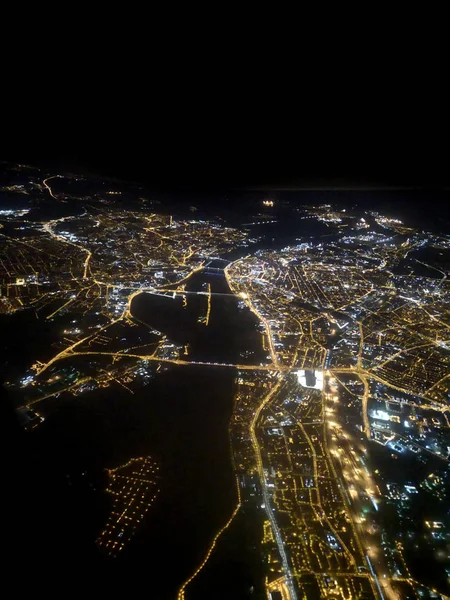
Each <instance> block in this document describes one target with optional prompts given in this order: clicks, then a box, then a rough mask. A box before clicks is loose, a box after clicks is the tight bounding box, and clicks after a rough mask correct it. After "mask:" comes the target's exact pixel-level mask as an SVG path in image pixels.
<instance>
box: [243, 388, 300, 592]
mask: <svg viewBox="0 0 450 600" xmlns="http://www.w3.org/2000/svg"><path fill="white" fill-rule="evenodd" d="M281 383H282V379H279V380H278V381H277V383H276V384H275V385H274V387H273V388H272V389H271V391H270V392H269V393H268V394H267V396H266V397H265V398H264V399H263V401H262V402H261V404H260V405H259V406H258V408H257V409H256V411H255V414H254V417H253V420H252V422H251V424H250V435H251V438H252V443H253V448H254V451H255V457H256V465H257V468H258V475H259V479H260V482H261V488H262V491H263V498H264V505H265V510H266V513H267V516H268V517H269V521H270V524H271V526H272V531H273V533H274V535H275V539H276V541H277V546H278V551H279V553H280V557H281V561H282V563H283V570H284V574H285V577H286V585H287V587H288V589H289V594H290V600H296V598H297V594H296V592H295V588H294V584H293V582H292V579H293V575H292V572H291V568H290V566H289V561H288V558H287V555H286V550H285V549H284V542H283V539H282V537H281V532H280V529H279V527H278V524H277V522H276V520H275V517H274V516H273V512H272V510H271V508H270V498H269V493H268V491H267V486H266V477H265V474H264V467H263V463H262V458H261V450H260V448H259V444H258V440H257V437H256V433H255V427H256V423H257V421H258V419H259V416H260V414H261V411H262V410H263V408H264V407H265V406H266V405H267V404H268V402H270V400H271V399H272V397H273V396H274V394H275V393H276V392H277V391H278V389H279V387H280V385H281Z"/></svg>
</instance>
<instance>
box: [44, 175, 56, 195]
mask: <svg viewBox="0 0 450 600" xmlns="http://www.w3.org/2000/svg"><path fill="white" fill-rule="evenodd" d="M57 177H61V175H52V176H51V177H47V179H44V181H43V182H42V184H43V185H44V186H45V187H46V188H47V189H48V193H49V194H50V196H51V197H52V198H54V199H55V200H59V198H58V197H57V196H55V195H54V194H53V192H52V188H51V187H50V186H49V185H48V184H47V181H49V180H50V179H55V178H57Z"/></svg>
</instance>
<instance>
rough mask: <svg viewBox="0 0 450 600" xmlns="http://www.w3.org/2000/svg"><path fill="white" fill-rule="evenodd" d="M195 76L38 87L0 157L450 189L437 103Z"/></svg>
mask: <svg viewBox="0 0 450 600" xmlns="http://www.w3.org/2000/svg"><path fill="white" fill-rule="evenodd" d="M187 72H188V73H189V71H187ZM297 75H298V76H300V74H297ZM338 75H339V74H337V75H336V77H337V78H338ZM241 76H242V73H241ZM189 77H190V76H189V74H188V75H186V74H185V75H184V79H180V78H179V77H178V78H177V76H176V74H174V75H173V78H172V79H171V78H169V77H168V76H167V79H169V80H170V81H169V83H167V81H163V82H159V81H156V80H155V81H154V80H153V79H151V78H150V79H148V83H147V85H146V86H144V88H143V87H139V88H137V87H135V84H134V82H133V81H125V80H124V79H123V78H122V79H120V78H118V77H116V79H114V78H113V77H111V78H109V79H108V81H107V82H103V84H102V89H101V92H100V93H98V91H97V88H96V87H93V86H92V85H91V84H92V81H89V82H88V84H89V85H87V84H86V82H85V81H83V79H82V78H81V76H80V78H79V79H77V78H76V77H74V78H73V79H72V80H71V81H70V85H66V86H65V87H64V88H62V87H61V86H60V85H59V82H58V84H56V82H55V87H54V88H50V89H42V88H39V90H38V89H35V90H34V92H35V93H34V94H31V92H32V90H31V89H30V90H28V91H27V93H26V95H25V96H24V97H23V98H21V102H20V103H19V104H18V105H17V106H13V107H12V108H11V111H10V112H8V116H7V118H5V119H3V127H2V136H1V140H0V159H2V160H11V161H15V160H17V161H22V162H29V163H37V164H44V165H48V166H49V167H50V168H53V167H55V168H60V169H72V170H74V171H77V170H80V171H83V170H85V171H90V172H92V173H100V174H104V175H109V176H112V177H117V178H124V179H134V180H137V181H143V182H145V183H147V184H150V185H153V186H155V187H160V188H161V187H162V188H170V189H174V188H177V189H179V188H181V189H184V188H190V189H211V188H213V189H225V188H230V187H231V188H233V187H247V186H251V187H264V186H274V187H305V186H306V187H309V186H313V187H317V186H319V187H320V186H324V187H327V186H331V187H333V186H335V185H337V186H338V187H339V186H344V187H345V186H350V187H353V186H355V185H356V186H363V187H365V186H369V187H371V186H379V187H390V186H403V187H404V186H406V187H410V186H413V187H421V186H426V187H430V188H443V187H447V186H449V185H450V174H449V168H448V164H449V160H448V159H449V156H448V142H447V139H446V136H447V133H446V126H445V124H446V119H444V118H441V114H439V111H438V110H437V109H436V106H435V102H434V100H433V102H431V101H429V102H428V103H426V104H424V103H423V102H418V96H417V93H411V94H410V95H406V96H402V97H401V98H400V97H398V95H397V94H395V93H394V90H392V89H387V88H384V87H383V85H381V84H378V85H377V84H376V83H375V81H374V82H373V85H366V86H365V87H364V88H360V87H358V86H356V87H355V86H353V87H352V88H349V87H348V81H340V80H339V78H338V81H336V80H334V81H332V80H330V81H328V80H324V81H322V82H321V87H320V88H317V89H316V87H315V86H311V87H310V88H306V87H303V86H302V81H301V79H299V81H298V85H296V86H294V87H289V88H287V87H285V86H284V84H282V83H280V82H274V81H273V80H269V79H267V80H266V81H264V80H262V81H253V80H252V78H251V77H250V75H248V77H247V78H244V80H241V81H237V82H233V84H231V83H230V81H229V80H227V79H226V78H224V79H220V78H219V79H218V80H217V78H216V80H215V81H214V82H213V83H211V81H210V78H209V76H207V74H206V73H204V74H203V75H202V79H201V81H198V80H194V79H190V78H189ZM292 77H293V78H295V73H294V72H292ZM146 81H147V80H146ZM291 83H292V82H291ZM354 83H355V82H354ZM141 84H142V82H141ZM249 87H250V88H251V89H250V90H249ZM38 92H39V93H38ZM30 94H31V95H30ZM41 94H44V95H41Z"/></svg>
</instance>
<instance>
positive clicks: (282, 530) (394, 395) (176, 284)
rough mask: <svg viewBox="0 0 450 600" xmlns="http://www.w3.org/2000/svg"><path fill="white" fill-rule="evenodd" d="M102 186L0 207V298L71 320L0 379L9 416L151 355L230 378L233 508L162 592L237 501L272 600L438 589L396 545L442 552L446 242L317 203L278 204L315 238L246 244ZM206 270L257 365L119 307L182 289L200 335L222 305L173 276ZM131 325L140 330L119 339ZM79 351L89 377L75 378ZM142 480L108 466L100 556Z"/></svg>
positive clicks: (449, 530)
mask: <svg viewBox="0 0 450 600" xmlns="http://www.w3.org/2000/svg"><path fill="white" fill-rule="evenodd" d="M55 178H56V176H53V177H47V178H45V179H43V180H42V181H41V182H39V189H40V190H41V193H43V194H44V193H45V194H46V196H47V198H48V196H50V197H51V198H52V199H54V200H55V201H57V202H64V201H66V200H68V199H69V197H70V196H68V194H67V193H66V192H60V191H56V190H59V189H60V187H61V189H64V188H63V187H62V184H63V181H62V180H58V183H56V182H55V181H53V183H52V180H53V179H55ZM57 186H58V187H57ZM107 194H108V197H107V198H106V199H105V198H103V197H102V198H100V200H101V201H102V203H100V201H99V204H98V205H95V206H94V208H93V207H92V205H90V204H89V202H87V201H86V208H85V212H84V213H83V214H81V215H77V216H76V217H75V216H64V217H61V218H58V219H52V220H49V221H43V222H34V223H30V222H29V221H28V220H26V219H25V218H24V217H25V216H26V215H27V213H26V212H25V213H17V212H14V211H13V212H11V211H6V212H5V211H1V213H0V221H2V223H1V224H3V223H5V224H7V225H8V224H11V223H12V222H14V225H18V226H19V227H24V228H28V229H30V235H29V236H28V235H27V236H23V237H19V236H17V237H14V236H10V235H9V236H8V235H6V234H5V233H4V232H3V229H4V228H3V229H2V231H1V233H0V242H1V243H2V244H3V248H4V249H3V251H2V255H1V262H0V268H1V270H2V278H0V280H1V282H2V283H1V285H0V309H1V312H2V313H3V314H5V315H11V314H14V313H15V312H17V311H22V310H25V309H28V310H29V311H33V312H34V314H35V315H36V319H38V320H40V319H42V320H43V321H44V322H45V323H46V324H47V325H52V324H55V325H58V324H59V323H61V319H62V318H63V317H65V318H66V319H67V320H70V325H66V324H64V325H63V326H60V325H58V331H59V332H60V333H59V334H58V335H60V338H59V339H58V343H57V344H55V345H54V347H52V350H51V354H50V353H49V354H48V355H47V356H45V358H43V356H38V357H37V358H36V359H35V360H34V363H33V364H32V366H30V368H29V369H28V370H27V371H26V372H25V373H23V374H22V375H21V377H20V378H19V379H18V380H17V382H9V384H10V385H11V386H15V387H16V388H17V390H16V391H17V392H18V394H23V395H22V398H23V399H22V401H21V402H22V404H21V406H20V410H22V411H25V410H28V411H31V412H32V411H33V410H35V408H36V407H37V406H38V405H39V403H41V402H43V401H44V400H50V399H52V401H53V402H55V403H57V402H58V398H59V397H60V395H61V394H73V395H74V396H77V395H79V394H81V393H87V392H89V391H90V390H91V389H94V388H95V387H108V386H110V385H120V386H121V389H125V390H126V391H127V393H128V392H129V393H130V394H133V393H134V391H133V388H134V389H135V387H134V386H136V385H137V384H136V381H137V380H139V382H140V384H142V385H144V384H146V380H147V379H148V377H154V376H158V375H157V374H158V372H159V369H161V368H162V367H163V366H165V365H176V366H179V367H181V368H183V367H185V366H191V365H200V366H204V367H206V368H217V367H220V368H224V369H232V370H233V371H234V372H235V373H236V386H235V387H236V391H235V394H234V404H233V406H234V408H233V413H232V415H231V418H230V426H229V434H230V441H231V452H232V459H233V464H234V466H235V476H236V490H237V494H236V505H235V507H234V509H233V511H231V513H230V515H229V516H228V517H227V518H228V521H226V522H225V523H223V524H222V525H221V527H220V528H219V530H218V531H217V532H215V533H214V534H213V535H211V539H210V541H209V545H208V547H207V548H205V551H204V553H203V558H202V560H201V562H200V564H199V565H197V566H196V568H195V569H194V570H193V572H192V574H191V575H190V576H189V577H188V578H187V579H186V581H185V582H184V583H183V585H182V586H181V588H180V589H179V592H178V598H179V600H190V591H191V589H192V588H191V586H190V584H191V583H192V581H193V580H194V579H195V578H197V577H201V576H202V574H203V570H204V567H205V565H206V564H207V562H208V560H209V558H210V557H211V556H212V554H213V553H214V552H215V550H216V547H217V543H218V541H219V539H221V537H222V536H225V535H227V534H228V532H229V530H231V526H232V525H233V523H234V520H235V517H236V516H237V515H238V514H240V511H241V512H242V510H243V508H244V507H245V510H246V511H251V510H255V511H258V512H257V514H258V515H261V519H263V524H262V526H263V529H264V532H265V533H264V538H263V540H262V541H261V548H262V553H263V556H264V560H265V571H266V583H265V585H266V593H267V596H268V598H270V600H272V598H277V597H278V598H280V596H281V598H283V599H284V600H295V599H296V598H330V599H331V598H333V599H341V600H344V599H345V600H347V599H349V598H386V599H389V600H391V599H394V598H399V597H403V595H404V596H405V597H410V596H411V597H413V596H415V597H417V596H419V597H423V598H428V597H429V598H434V597H436V596H435V595H433V594H440V597H441V598H445V597H448V596H446V595H445V592H446V591H448V590H447V588H445V587H444V585H445V577H444V576H443V577H441V580H440V582H441V583H440V584H439V585H440V586H441V587H440V588H439V591H438V592H433V589H434V587H433V586H431V585H430V582H429V581H428V580H427V578H426V575H424V578H423V579H424V580H423V581H422V580H421V577H420V573H419V575H418V574H417V573H416V572H415V571H414V569H416V570H417V567H414V568H413V567H412V566H411V565H410V564H409V559H410V556H411V553H412V552H414V551H416V550H417V549H416V548H415V545H417V547H418V548H419V549H420V548H423V547H424V544H426V545H427V548H429V549H430V555H432V554H433V553H435V554H436V555H439V556H441V554H440V553H441V551H442V549H443V548H444V546H445V544H448V542H449V540H450V525H449V523H448V521H447V520H446V519H447V516H446V514H443V512H442V506H445V505H447V504H448V496H447V495H446V494H447V492H446V490H447V486H448V464H449V462H450V450H449V449H450V427H449V420H448V394H449V390H450V375H449V373H450V353H449V348H450V331H449V330H450V326H449V324H448V323H449V322H450V306H449V303H448V297H449V291H450V290H449V281H448V277H447V274H448V270H446V269H444V268H441V267H440V266H439V265H438V264H437V263H436V261H434V260H433V256H434V255H435V254H436V252H437V253H439V252H442V253H444V252H447V251H448V250H449V249H450V239H449V238H448V237H445V236H438V235H431V234H426V233H424V232H421V231H419V230H414V229H412V228H410V227H406V226H405V225H404V224H403V223H402V222H401V221H399V220H398V219H393V218H389V217H386V216H382V215H379V214H378V213H373V212H370V211H366V212H364V214H363V215H361V214H360V213H359V214H356V213H355V214H352V211H350V210H343V209H341V210H340V209H337V208H336V207H332V206H330V205H323V204H322V205H319V206H305V207H300V208H298V207H296V208H295V211H297V213H298V215H299V219H300V220H303V219H305V223H307V224H308V226H312V224H313V223H314V224H315V225H317V226H318V227H320V228H322V229H321V231H325V233H323V235H322V234H321V236H317V238H313V237H312V236H303V237H299V238H298V239H297V241H296V242H292V243H291V242H289V244H290V245H284V247H283V248H281V249H279V248H275V247H273V246H270V249H268V248H267V245H264V244H261V247H259V248H256V246H255V249H254V250H251V244H252V243H253V242H250V241H249V240H250V239H252V238H251V235H253V234H250V231H249V230H250V229H251V227H252V226H253V225H252V224H250V225H249V227H248V228H244V227H242V228H239V227H233V228H232V227H227V226H225V225H223V224H222V223H220V224H219V223H218V222H213V221H211V222H209V221H207V220H200V219H198V220H197V219H189V220H183V219H177V218H175V217H173V216H170V218H169V217H168V216H166V215H163V214H157V213H150V212H144V211H137V210H135V211H131V210H126V209H124V208H121V207H120V206H119V207H118V208H116V209H115V210H110V209H109V208H106V207H108V206H109V205H108V204H106V202H108V203H109V202H113V200H114V198H111V197H110V196H115V195H117V196H119V195H120V194H119V193H117V194H116V193H115V192H114V190H113V191H112V192H107ZM103 202H105V204H103ZM269 203H270V204H269ZM263 205H264V206H273V201H269V200H265V201H264V202H263ZM259 208H260V209H261V205H260V204H259ZM269 212H271V213H272V212H273V211H269ZM263 213H267V211H261V213H260V214H259V215H257V216H255V219H254V222H255V223H258V225H257V226H259V224H260V223H261V222H263V217H264V214H263ZM26 218H28V216H27V217H26ZM252 223H253V221H252ZM31 230H32V231H31ZM283 244H286V243H285V242H283ZM423 250H428V251H429V256H428V255H426V257H425V258H424V257H423V256H422V254H421V252H422V251H423ZM231 252H233V259H231V255H230V253H231ZM236 256H240V257H238V258H236ZM422 258H423V260H422ZM228 259H229V260H228ZM212 261H216V263H215V264H216V265H219V266H215V265H214V263H213V262H212ZM224 265H225V268H223V267H224ZM208 268H210V269H211V272H212V273H213V272H214V271H213V270H214V269H215V270H216V271H215V272H216V273H218V274H219V273H220V275H219V276H221V277H222V281H224V282H225V281H226V283H227V284H228V287H229V290H225V292H226V293H225V292H224V291H223V289H221V290H220V298H222V296H227V297H228V298H227V301H228V300H229V299H230V298H234V300H233V301H236V303H237V304H238V306H239V310H246V311H251V313H252V315H253V316H254V317H255V322H256V323H257V338H258V340H260V342H261V353H262V358H261V360H259V359H258V361H257V360H253V359H252V358H249V359H247V358H240V359H239V360H237V361H230V362H218V361H216V360H213V359H211V360H208V359H203V360H187V359H188V358H190V356H191V354H190V351H189V353H188V347H189V344H177V343H175V342H173V341H172V340H170V339H169V338H168V337H167V336H166V335H164V334H163V333H162V332H160V331H158V330H157V329H155V328H153V327H150V326H149V325H147V324H145V323H144V322H143V321H140V320H139V319H138V318H137V317H136V316H135V315H134V314H133V305H132V303H133V300H134V299H135V298H137V297H138V296H139V295H140V294H142V293H148V294H154V295H158V296H162V297H164V298H165V299H167V301H168V302H172V301H173V302H174V303H179V304H180V307H181V310H183V311H184V310H185V309H186V312H187V311H189V309H190V303H191V298H196V299H198V300H199V301H200V300H202V301H203V302H204V307H203V311H204V312H203V313H202V314H201V318H199V322H200V325H199V327H202V326H203V325H204V326H206V327H208V328H209V329H208V330H207V331H210V330H211V328H212V327H213V321H214V307H215V304H214V303H215V300H216V296H217V299H219V292H216V291H215V287H214V282H213V281H212V280H213V278H212V277H211V281H209V282H208V284H207V285H206V284H205V285H204V288H203V289H202V290H201V291H197V290H192V289H189V284H190V283H191V282H192V280H193V278H194V277H197V276H198V275H200V274H201V273H204V272H206V271H207V269H208ZM223 275H224V276H225V278H224V277H223ZM185 314H186V313H185ZM33 318H34V317H33ZM137 327H139V328H142V331H143V332H145V333H140V334H139V335H140V337H138V338H137V339H133V342H131V341H129V340H131V336H130V335H129V332H130V331H131V330H133V329H134V328H137ZM80 357H85V358H86V359H87V360H86V364H89V368H90V369H91V371H94V370H95V369H96V371H95V373H93V372H83V370H82V367H80V366H79V364H80V363H81V361H79V360H78V359H79V358H80ZM241 363H242V364H241ZM94 365H96V366H95V369H94ZM100 365H101V366H100ZM19 403H20V402H19ZM42 406H45V404H43V405H42ZM39 423H40V421H39V420H38V419H35V422H34V424H33V426H39ZM392 464H394V466H395V465H398V468H397V469H395V468H392ZM417 466H418V467H417ZM416 467H417V468H416ZM407 468H408V473H411V476H410V477H411V478H414V477H415V478H416V479H414V480H411V481H409V480H408V481H403V480H402V479H401V478H400V477H398V480H397V479H395V476H394V475H393V474H392V473H396V472H403V471H404V470H406V469H407ZM422 473H425V475H423V476H422ZM159 477H160V475H159V473H158V466H157V464H156V462H155V461H154V460H153V459H151V458H150V457H140V458H139V459H133V460H132V461H131V462H130V463H126V464H125V465H123V466H121V467H118V468H117V469H113V470H110V471H109V478H110V479H109V487H108V492H109V493H110V494H111V496H112V498H113V505H114V508H113V511H112V513H111V515H110V518H109V520H108V523H107V525H106V526H105V528H104V530H103V531H102V533H101V535H100V536H99V539H98V544H99V546H100V547H101V548H102V549H103V550H105V551H106V552H107V553H108V554H109V555H111V556H117V555H118V554H119V553H120V552H121V551H122V548H123V547H124V546H125V544H127V543H129V542H130V541H131V537H132V532H133V531H134V529H133V527H134V526H136V527H137V526H138V525H139V523H140V522H141V520H142V519H143V517H144V514H145V512H146V511H147V510H149V509H150V510H151V505H152V503H153V502H154V500H155V498H156V497H157V495H158V493H159V487H158V486H159ZM421 494H423V495H424V497H426V498H428V499H429V506H430V508H429V513H430V514H427V515H426V516H424V519H423V523H421V524H420V526H421V529H420V531H419V533H417V531H416V529H417V530H419V526H417V527H416V529H414V528H412V527H411V524H410V523H411V515H412V514H414V511H413V509H414V507H415V505H414V502H415V501H416V500H415V499H416V498H417V497H419V496H420V495H421ZM446 503H447V504H446ZM252 507H253V508H252ZM255 507H256V508H255ZM386 515H388V516H390V518H391V521H392V522H393V521H394V520H395V524H394V525H392V526H391V525H389V519H387V518H386ZM442 564H443V563H442ZM442 564H441V566H440V568H441V570H442V569H444V571H445V568H447V567H444V566H442ZM448 577H449V578H450V567H449V573H448ZM437 587H438V586H436V588H435V589H437ZM441 588H442V590H441Z"/></svg>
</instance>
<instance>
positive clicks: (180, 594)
mask: <svg viewBox="0 0 450 600" xmlns="http://www.w3.org/2000/svg"><path fill="white" fill-rule="evenodd" d="M236 488H237V493H238V503H237V506H236V508H235V509H234V511H233V513H232V514H231V517H230V518H229V519H228V521H227V522H226V523H225V525H224V526H223V527H222V528H221V529H219V531H218V532H217V533H216V535H215V536H214V538H213V540H212V542H211V545H210V547H209V549H208V552H207V553H206V556H205V558H204V559H203V561H202V562H201V564H200V565H199V566H198V567H197V569H196V570H195V571H194V573H193V574H192V575H191V576H190V577H189V578H188V579H187V580H186V581H185V582H184V583H183V585H182V586H181V588H180V590H179V592H178V595H177V600H185V596H184V592H185V589H186V587H187V586H188V585H189V584H190V583H191V581H192V580H193V579H195V577H197V575H198V574H199V573H200V571H201V570H202V569H203V567H204V566H205V565H206V563H207V562H208V560H209V557H210V556H211V554H212V552H213V550H214V548H215V547H216V544H217V541H218V539H219V538H220V536H221V535H222V533H223V532H224V531H225V530H226V529H228V527H229V526H230V525H231V523H232V521H233V519H234V518H235V516H236V515H237V514H238V512H239V509H240V508H241V490H240V487H239V480H238V477H237V475H236Z"/></svg>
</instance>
